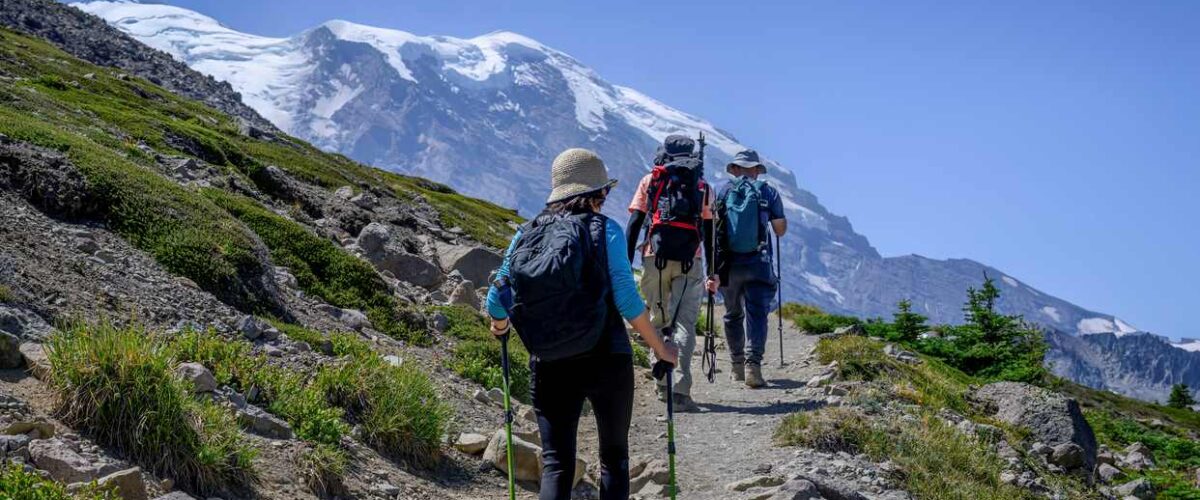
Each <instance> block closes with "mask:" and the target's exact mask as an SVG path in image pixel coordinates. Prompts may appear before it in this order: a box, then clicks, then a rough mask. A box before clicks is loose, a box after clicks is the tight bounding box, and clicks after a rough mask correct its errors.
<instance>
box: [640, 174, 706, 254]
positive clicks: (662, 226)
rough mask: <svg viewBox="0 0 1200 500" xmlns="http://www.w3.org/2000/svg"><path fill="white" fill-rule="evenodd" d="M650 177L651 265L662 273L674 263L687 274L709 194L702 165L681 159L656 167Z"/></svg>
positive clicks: (648, 196) (649, 233)
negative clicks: (705, 199) (667, 264)
mask: <svg viewBox="0 0 1200 500" xmlns="http://www.w3.org/2000/svg"><path fill="white" fill-rule="evenodd" d="M650 175H651V178H650V185H649V188H648V190H649V192H648V193H647V199H648V200H649V207H648V208H649V209H650V226H649V228H648V229H647V230H646V231H647V234H646V240H647V241H649V242H650V251H651V252H653V253H654V265H655V267H657V268H659V269H662V268H663V267H665V266H666V263H667V261H671V260H674V261H678V262H680V263H681V264H682V265H683V270H684V272H687V271H688V270H689V269H690V268H691V265H692V261H693V259H695V258H696V250H697V249H698V248H700V239H701V238H700V223H701V221H700V219H701V211H702V210H703V208H704V198H705V196H706V195H707V192H708V191H707V190H708V185H707V184H706V183H705V182H704V162H703V160H701V159H699V158H696V157H692V156H684V157H680V158H676V159H672V160H671V161H670V162H668V163H667V164H665V165H659V166H655V167H654V170H652V171H651V174H650Z"/></svg>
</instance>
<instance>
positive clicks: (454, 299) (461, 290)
mask: <svg viewBox="0 0 1200 500" xmlns="http://www.w3.org/2000/svg"><path fill="white" fill-rule="evenodd" d="M450 303H451V304H457V305H462V306H466V307H467V308H469V309H471V310H473V311H477V310H479V295H478V294H476V293H475V285H474V284H473V283H471V282H470V281H463V282H461V283H459V284H458V285H455V287H454V290H453V291H451V292H450Z"/></svg>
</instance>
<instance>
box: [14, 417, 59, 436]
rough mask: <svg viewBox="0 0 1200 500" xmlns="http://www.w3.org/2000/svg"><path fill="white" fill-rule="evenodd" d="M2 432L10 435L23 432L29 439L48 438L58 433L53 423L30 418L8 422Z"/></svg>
mask: <svg viewBox="0 0 1200 500" xmlns="http://www.w3.org/2000/svg"><path fill="white" fill-rule="evenodd" d="M4 433H5V434H7V435H10V436H15V435H18V434H25V435H27V436H28V437H29V438H30V439H50V438H52V437H54V436H55V435H56V434H58V432H57V428H55V426H54V424H52V423H50V422H44V421H30V420H19V421H16V422H12V423H10V424H8V427H5V429H4Z"/></svg>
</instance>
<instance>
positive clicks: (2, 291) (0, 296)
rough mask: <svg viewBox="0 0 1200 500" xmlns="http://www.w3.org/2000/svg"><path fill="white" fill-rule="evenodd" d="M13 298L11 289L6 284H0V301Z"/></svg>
mask: <svg viewBox="0 0 1200 500" xmlns="http://www.w3.org/2000/svg"><path fill="white" fill-rule="evenodd" d="M13 298H14V295H13V291H12V289H11V288H9V287H8V286H6V285H0V302H12V301H13Z"/></svg>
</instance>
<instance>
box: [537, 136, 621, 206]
mask: <svg viewBox="0 0 1200 500" xmlns="http://www.w3.org/2000/svg"><path fill="white" fill-rule="evenodd" d="M615 185H617V180H616V179H613V178H610V177H609V176H608V169H607V168H605V167H604V161H603V160H601V159H600V157H599V156H596V153H593V152H591V151H588V150H586V149H582V148H571V149H568V150H566V151H563V152H562V153H559V155H558V158H555V159H554V164H553V165H552V166H551V167H550V197H549V198H547V199H546V204H547V205H549V204H551V203H555V202H559V201H563V200H566V199H568V198H572V197H575V196H579V195H581V194H587V193H593V192H596V191H600V190H601V189H605V188H610V187H613V186H615Z"/></svg>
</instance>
